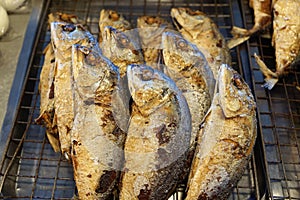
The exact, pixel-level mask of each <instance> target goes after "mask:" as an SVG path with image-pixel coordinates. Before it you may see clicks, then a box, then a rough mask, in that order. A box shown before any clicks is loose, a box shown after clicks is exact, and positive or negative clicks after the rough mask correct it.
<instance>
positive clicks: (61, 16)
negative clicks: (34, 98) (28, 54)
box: [36, 12, 79, 152]
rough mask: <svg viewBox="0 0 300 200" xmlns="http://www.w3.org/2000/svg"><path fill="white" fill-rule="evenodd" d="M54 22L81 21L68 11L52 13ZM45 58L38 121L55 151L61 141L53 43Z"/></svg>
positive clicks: (57, 150)
mask: <svg viewBox="0 0 300 200" xmlns="http://www.w3.org/2000/svg"><path fill="white" fill-rule="evenodd" d="M52 22H66V23H79V20H78V18H77V16H75V15H70V14H66V13H60V12H56V13H50V14H49V15H48V24H49V27H50V24H51V23H52ZM43 53H44V54H45V60H44V64H43V67H42V70H41V74H40V83H39V92H40V98H41V100H40V116H39V117H38V118H37V119H36V122H37V123H39V124H43V125H44V126H45V127H46V135H47V138H48V140H49V142H50V144H51V146H52V148H53V150H54V151H55V152H59V151H60V142H59V136H58V130H57V124H56V119H55V118H54V115H55V114H54V113H55V110H54V101H55V96H54V78H55V67H56V65H55V55H54V50H53V47H52V46H51V43H49V44H48V45H47V47H46V48H45V49H44V52H43Z"/></svg>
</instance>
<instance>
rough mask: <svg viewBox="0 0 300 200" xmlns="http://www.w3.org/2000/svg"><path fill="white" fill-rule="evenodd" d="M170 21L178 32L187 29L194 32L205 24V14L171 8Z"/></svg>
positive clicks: (188, 9) (180, 8)
mask: <svg viewBox="0 0 300 200" xmlns="http://www.w3.org/2000/svg"><path fill="white" fill-rule="evenodd" d="M171 17H172V20H173V22H174V24H175V26H176V27H177V29H178V30H182V29H187V30H194V29H197V28H201V26H202V25H203V24H204V23H205V19H206V18H205V14H204V13H203V12H201V11H198V10H197V11H193V10H191V9H190V8H183V7H179V8H172V9H171Z"/></svg>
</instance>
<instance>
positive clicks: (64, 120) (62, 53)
mask: <svg viewBox="0 0 300 200" xmlns="http://www.w3.org/2000/svg"><path fill="white" fill-rule="evenodd" d="M51 42H52V47H53V49H54V54H55V68H56V69H55V80H54V91H55V102H54V109H55V116H54V118H56V121H57V128H58V132H59V141H60V145H61V146H60V148H61V152H62V153H63V154H64V155H65V156H66V158H69V153H70V148H71V140H70V130H71V129H72V124H73V120H74V113H73V107H74V105H73V104H74V99H73V94H72V82H71V81H72V80H71V70H72V66H71V65H72V64H71V63H72V62H71V60H72V45H74V44H82V45H85V44H86V45H92V46H95V45H98V44H97V41H96V40H95V39H94V37H93V36H92V35H91V34H90V33H89V32H88V31H87V30H85V29H84V28H83V27H82V26H81V25H79V24H78V25H74V24H69V23H64V22H52V23H51ZM95 48H97V47H95Z"/></svg>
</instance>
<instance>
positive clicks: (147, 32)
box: [137, 16, 173, 69]
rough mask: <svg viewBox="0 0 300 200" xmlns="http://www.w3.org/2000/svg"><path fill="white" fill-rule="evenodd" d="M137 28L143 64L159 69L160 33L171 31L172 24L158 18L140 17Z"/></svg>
mask: <svg viewBox="0 0 300 200" xmlns="http://www.w3.org/2000/svg"><path fill="white" fill-rule="evenodd" d="M137 28H138V32H139V37H140V41H141V47H142V50H143V55H144V59H145V63H146V64H147V65H149V66H151V67H154V68H158V69H159V64H160V60H161V59H160V51H161V49H162V47H161V41H162V40H161V38H162V33H163V32H165V31H167V30H171V29H173V27H172V24H171V23H170V22H168V21H167V20H165V19H164V18H162V17H159V16H141V17H139V18H138V19H137Z"/></svg>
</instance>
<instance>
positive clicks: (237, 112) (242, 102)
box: [218, 64, 256, 118]
mask: <svg viewBox="0 0 300 200" xmlns="http://www.w3.org/2000/svg"><path fill="white" fill-rule="evenodd" d="M218 90H219V91H218V92H219V97H220V100H219V104H220V105H221V107H222V110H223V113H224V115H225V117H227V118H229V117H236V116H250V115H252V113H253V112H255V108H256V103H255V100H254V97H253V95H252V93H251V90H250V88H249V86H248V84H247V83H246V82H245V81H244V79H243V78H242V76H241V75H240V74H239V73H238V72H237V71H235V70H234V69H232V68H231V67H229V66H228V65H226V64H222V65H221V66H220V70H219V77H218Z"/></svg>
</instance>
